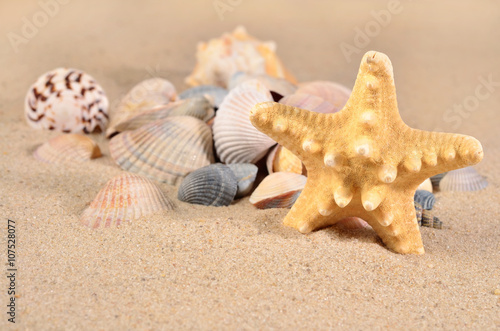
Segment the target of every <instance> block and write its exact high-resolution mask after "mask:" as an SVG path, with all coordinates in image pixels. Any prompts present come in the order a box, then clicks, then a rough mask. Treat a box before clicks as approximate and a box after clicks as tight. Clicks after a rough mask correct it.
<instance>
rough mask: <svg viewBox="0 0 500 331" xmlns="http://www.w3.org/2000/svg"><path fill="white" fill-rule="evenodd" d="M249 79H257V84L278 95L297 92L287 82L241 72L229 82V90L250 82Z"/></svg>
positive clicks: (294, 87) (295, 87)
mask: <svg viewBox="0 0 500 331" xmlns="http://www.w3.org/2000/svg"><path fill="white" fill-rule="evenodd" d="M251 79H257V80H258V81H259V82H261V83H262V84H264V86H265V87H267V89H268V90H269V91H273V92H276V93H278V94H280V95H289V94H292V93H294V92H295V91H296V90H297V86H295V85H294V84H292V83H290V82H289V81H288V80H286V79H283V78H276V77H272V76H269V75H265V74H264V75H252V74H247V73H245V72H242V71H238V72H237V73H235V74H234V75H233V76H232V77H231V80H230V81H229V87H228V88H229V89H230V90H232V89H234V88H235V87H236V86H238V85H239V84H241V83H243V82H245V81H247V80H251Z"/></svg>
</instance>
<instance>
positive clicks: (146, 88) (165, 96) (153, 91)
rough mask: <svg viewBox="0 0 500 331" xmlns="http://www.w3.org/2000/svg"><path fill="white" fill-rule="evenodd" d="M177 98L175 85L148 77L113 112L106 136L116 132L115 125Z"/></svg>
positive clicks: (161, 79) (164, 80)
mask: <svg viewBox="0 0 500 331" xmlns="http://www.w3.org/2000/svg"><path fill="white" fill-rule="evenodd" d="M176 99H177V92H176V90H175V87H174V85H172V83H170V82H169V81H168V80H166V79H163V78H150V79H146V80H144V81H142V82H140V83H139V84H137V85H135V86H134V87H133V88H132V89H131V90H130V91H129V92H128V93H127V94H126V95H125V96H124V97H123V98H122V100H121V101H120V103H119V104H118V106H117V107H116V109H115V110H114V111H113V113H112V114H111V121H110V123H109V127H108V129H107V130H106V137H111V136H112V135H114V134H116V133H117V131H116V129H115V127H116V126H117V125H118V124H120V123H122V122H124V121H126V120H128V119H130V118H132V117H134V116H136V115H138V114H140V113H142V112H144V111H146V110H150V109H152V108H153V107H156V106H159V105H166V104H168V103H169V102H171V101H174V100H176Z"/></svg>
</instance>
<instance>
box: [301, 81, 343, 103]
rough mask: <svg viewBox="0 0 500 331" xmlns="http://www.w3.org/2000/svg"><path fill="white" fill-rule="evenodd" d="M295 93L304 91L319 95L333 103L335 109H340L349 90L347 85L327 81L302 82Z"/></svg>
mask: <svg viewBox="0 0 500 331" xmlns="http://www.w3.org/2000/svg"><path fill="white" fill-rule="evenodd" d="M295 93H306V94H312V95H315V96H318V97H321V98H322V99H323V100H325V101H328V102H329V103H331V104H332V105H334V106H335V108H336V109H337V110H340V109H342V108H343V107H344V106H345V104H346V103H347V100H349V97H350V96H351V90H350V89H348V88H347V87H345V86H343V85H340V84H338V83H334V82H328V81H313V82H307V83H302V84H300V85H299V88H298V89H297V91H295Z"/></svg>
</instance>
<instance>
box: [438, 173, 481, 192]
mask: <svg viewBox="0 0 500 331" xmlns="http://www.w3.org/2000/svg"><path fill="white" fill-rule="evenodd" d="M486 186H488V181H487V180H486V179H485V178H484V177H483V176H481V175H480V174H478V173H477V171H476V170H475V169H474V168H473V167H466V168H462V169H457V170H452V171H449V172H448V173H447V174H446V176H444V177H443V179H441V182H440V183H439V188H440V190H441V191H478V190H482V189H484V188H485V187H486Z"/></svg>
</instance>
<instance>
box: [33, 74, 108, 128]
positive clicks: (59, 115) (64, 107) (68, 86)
mask: <svg viewBox="0 0 500 331" xmlns="http://www.w3.org/2000/svg"><path fill="white" fill-rule="evenodd" d="M24 114H25V117H26V120H27V122H28V124H29V125H30V126H31V127H33V128H35V129H48V130H56V131H61V132H65V133H90V132H93V131H95V130H96V129H99V130H101V131H104V129H105V128H106V125H107V123H108V99H107V98H106V95H105V94H104V91H103V89H102V87H101V86H100V85H99V84H98V83H97V82H96V81H95V80H94V78H92V77H91V76H90V75H88V74H86V73H85V72H83V71H81V70H78V69H68V68H57V69H54V70H52V71H49V72H47V73H45V74H43V75H42V76H40V77H39V78H38V79H37V81H36V82H35V83H34V84H33V85H32V86H31V87H30V88H29V90H28V94H27V95H26V99H25V103H24Z"/></svg>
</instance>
